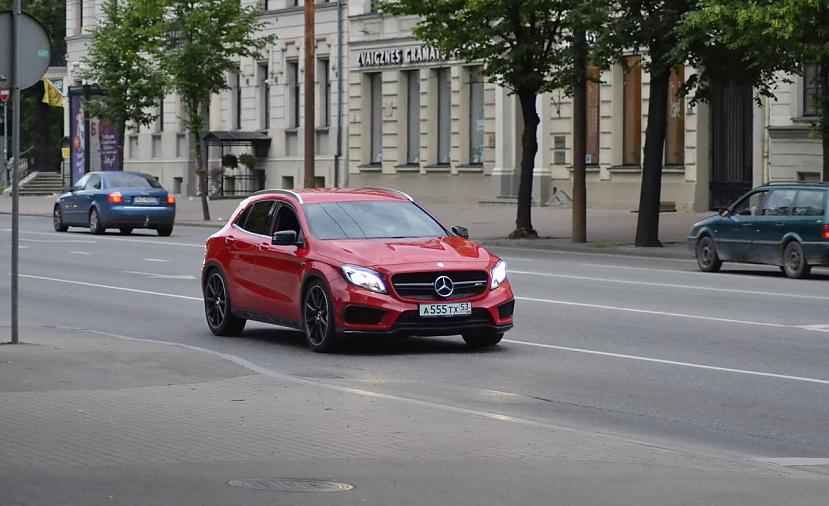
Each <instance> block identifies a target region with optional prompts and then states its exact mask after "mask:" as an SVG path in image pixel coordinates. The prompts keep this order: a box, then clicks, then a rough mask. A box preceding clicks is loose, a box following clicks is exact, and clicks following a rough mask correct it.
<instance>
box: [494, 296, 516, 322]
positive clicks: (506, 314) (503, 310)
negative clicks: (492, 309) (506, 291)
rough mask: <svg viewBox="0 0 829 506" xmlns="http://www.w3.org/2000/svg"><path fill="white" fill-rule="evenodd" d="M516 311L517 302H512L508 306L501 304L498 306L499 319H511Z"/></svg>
mask: <svg viewBox="0 0 829 506" xmlns="http://www.w3.org/2000/svg"><path fill="white" fill-rule="evenodd" d="M514 309H515V301H514V300H511V301H509V302H507V303H506V304H501V305H500V306H498V318H500V319H502V320H503V319H504V318H510V317H511V316H512V312H513V310H514Z"/></svg>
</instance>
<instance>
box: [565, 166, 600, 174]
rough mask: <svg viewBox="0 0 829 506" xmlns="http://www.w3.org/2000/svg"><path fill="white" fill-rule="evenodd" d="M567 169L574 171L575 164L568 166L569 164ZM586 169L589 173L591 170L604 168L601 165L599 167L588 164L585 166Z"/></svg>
mask: <svg viewBox="0 0 829 506" xmlns="http://www.w3.org/2000/svg"><path fill="white" fill-rule="evenodd" d="M567 170H569V171H570V172H573V166H572V165H568V166H567ZM584 170H585V172H587V173H588V174H589V173H591V172H599V171H601V170H602V168H601V167H599V166H598V165H587V166H586V167H585V168H584Z"/></svg>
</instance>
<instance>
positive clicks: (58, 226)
mask: <svg viewBox="0 0 829 506" xmlns="http://www.w3.org/2000/svg"><path fill="white" fill-rule="evenodd" d="M52 225H54V227H55V232H66V231H67V230H69V227H68V226H67V225H64V224H63V213H61V211H60V206H55V210H54V211H53V212H52Z"/></svg>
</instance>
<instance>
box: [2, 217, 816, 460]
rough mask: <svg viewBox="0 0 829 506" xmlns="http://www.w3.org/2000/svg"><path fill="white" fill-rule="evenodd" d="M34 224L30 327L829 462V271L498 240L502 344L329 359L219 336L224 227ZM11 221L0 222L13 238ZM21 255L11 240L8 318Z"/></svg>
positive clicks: (285, 344) (27, 249) (357, 351)
mask: <svg viewBox="0 0 829 506" xmlns="http://www.w3.org/2000/svg"><path fill="white" fill-rule="evenodd" d="M21 223H22V230H21V235H20V237H21V242H20V244H21V251H20V257H21V264H20V273H21V276H22V277H21V297H22V298H21V305H20V309H21V313H20V314H21V325H24V326H25V325H54V326H61V327H72V328H86V329H92V330H97V331H103V332H109V333H114V334H119V335H126V336H133V337H140V338H150V339H159V340H163V341H171V342H179V343H186V344H191V345H196V346H200V347H204V348H209V349H212V350H216V351H220V352H223V353H229V354H233V355H237V356H239V357H242V358H244V359H246V360H249V361H251V362H253V363H255V364H257V365H260V366H262V367H265V368H269V369H272V370H275V371H278V372H280V373H287V374H291V375H295V376H300V377H307V378H314V379H315V380H317V381H323V382H328V383H332V384H337V385H343V386H349V387H354V388H362V389H371V390H373V391H378V392H383V393H389V394H394V395H398V396H403V397H408V398H413V399H420V400H428V401H434V402H439V403H442V404H446V405H451V406H458V407H462V408H469V409H477V410H487V411H492V412H497V413H504V414H506V415H511V416H520V417H524V418H530V419H534V420H540V421H544V422H548V423H554V424H557V425H562V426H568V427H578V428H582V429H584V428H588V429H593V430H598V431H602V432H608V433H613V434H619V435H622V436H623V437H627V438H631V439H636V440H639V441H648V442H651V443H653V444H655V445H661V444H669V445H672V446H676V445H690V446H702V447H707V448H715V449H721V450H727V451H729V452H737V453H740V454H745V455H748V456H752V457H768V458H781V457H782V458H794V457H799V458H825V457H827V456H829V437H827V429H826V427H827V423H828V422H829V314H827V311H826V308H827V307H829V291H828V290H826V287H827V286H829V283H828V282H829V271H825V270H816V271H815V275H814V276H813V278H812V279H809V280H802V281H801V280H789V279H786V278H784V277H783V276H782V274H781V273H780V272H779V271H778V270H777V269H775V268H767V267H745V266H729V265H726V270H725V272H723V273H720V274H704V273H700V272H698V271H697V270H696V266H695V264H694V263H693V262H692V261H691V260H687V261H685V260H667V259H645V258H636V257H622V256H614V255H604V254H600V253H597V254H585V253H563V252H535V251H531V250H512V249H500V250H498V251H497V253H498V254H500V255H501V256H503V257H504V258H506V259H507V261H508V264H509V270H510V273H509V276H510V280H511V283H512V286H513V289H514V291H515V292H516V295H517V297H518V302H517V306H516V325H515V328H514V329H513V330H512V331H511V332H509V333H508V334H507V336H506V338H505V340H504V341H503V342H502V344H501V345H500V346H498V347H496V348H495V349H491V350H485V351H470V350H468V349H467V348H466V346H465V345H464V344H463V341H462V340H461V339H460V337H449V338H429V339H421V338H412V339H406V340H384V339H379V338H374V339H369V338H363V339H356V340H354V341H353V342H351V343H350V344H349V346H348V348H347V349H346V350H345V351H344V352H343V353H341V354H337V355H321V354H315V353H312V352H311V351H310V350H308V349H307V348H306V346H305V343H304V339H303V337H302V335H301V334H300V333H298V332H294V331H289V330H284V329H280V328H277V327H271V326H267V325H260V324H255V323H254V324H249V325H248V327H247V329H246V331H245V334H244V335H243V336H242V337H239V338H218V337H215V336H213V335H212V334H211V333H210V332H209V331H208V329H207V326H206V324H205V322H204V316H203V307H202V303H201V302H200V298H201V292H200V288H199V282H198V278H199V269H200V267H201V260H202V255H203V243H204V239H205V238H206V237H207V236H208V235H209V234H210V233H211V230H210V229H207V228H196V227H177V228H176V229H175V230H174V232H173V236H171V237H166V238H160V237H158V236H156V235H155V233H154V232H149V231H147V232H140V231H137V232H136V234H134V235H133V236H130V237H122V236H119V235H117V234H107V235H105V236H92V235H90V234H88V233H87V232H86V231H84V230H81V229H71V230H70V232H69V233H65V234H59V233H55V232H53V231H51V222H50V220H49V219H44V218H25V217H24V218H22V219H21ZM9 227H10V217H9V216H0V229H3V231H2V233H3V234H4V235H5V237H8V231H7V230H8V229H9ZM9 261H10V249H9V246H8V243H5V244H4V245H3V247H2V249H1V250H0V264H2V265H5V266H7V267H4V268H3V273H4V276H2V277H0V304H1V305H2V308H3V310H2V311H0V325H8V323H9V312H8V310H7V309H6V308H8V307H9V305H8V303H9V293H10V290H9V285H10V278H9V276H8V275H7V273H8V272H9V268H8V265H9ZM821 325H825V326H826V327H825V328H821V327H820V326H821Z"/></svg>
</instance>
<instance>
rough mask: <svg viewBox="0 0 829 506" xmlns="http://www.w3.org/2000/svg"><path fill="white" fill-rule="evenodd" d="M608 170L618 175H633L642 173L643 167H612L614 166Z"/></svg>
mask: <svg viewBox="0 0 829 506" xmlns="http://www.w3.org/2000/svg"><path fill="white" fill-rule="evenodd" d="M607 170H608V171H610V172H618V173H622V174H624V173H631V174H633V173H638V172H642V166H641V165H612V166H610V167H608V168H607Z"/></svg>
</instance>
